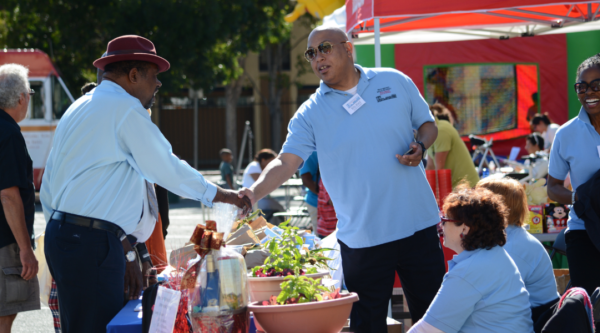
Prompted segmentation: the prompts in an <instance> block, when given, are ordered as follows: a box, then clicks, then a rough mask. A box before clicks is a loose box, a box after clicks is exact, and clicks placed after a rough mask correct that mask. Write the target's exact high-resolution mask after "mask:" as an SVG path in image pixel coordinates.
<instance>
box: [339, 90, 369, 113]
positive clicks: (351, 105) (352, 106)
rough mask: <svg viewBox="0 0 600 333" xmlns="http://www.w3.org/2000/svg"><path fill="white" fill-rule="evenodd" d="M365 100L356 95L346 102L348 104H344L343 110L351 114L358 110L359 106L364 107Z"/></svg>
mask: <svg viewBox="0 0 600 333" xmlns="http://www.w3.org/2000/svg"><path fill="white" fill-rule="evenodd" d="M365 103H366V102H365V100H364V99H362V97H360V95H359V94H356V95H354V96H352V98H350V100H348V102H346V103H344V105H343V106H344V109H346V111H348V113H349V114H353V113H354V112H356V110H358V109H360V107H361V106H363V105H365Z"/></svg>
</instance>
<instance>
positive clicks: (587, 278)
mask: <svg viewBox="0 0 600 333" xmlns="http://www.w3.org/2000/svg"><path fill="white" fill-rule="evenodd" d="M565 241H566V243H567V261H568V262H569V274H571V285H572V286H573V287H581V288H583V289H585V290H586V291H587V293H588V295H591V294H592V293H593V292H594V290H596V288H598V287H600V251H598V249H597V248H596V247H595V246H594V243H592V240H591V239H590V237H589V236H588V234H587V231H585V230H571V231H568V232H567V233H566V234H565Z"/></svg>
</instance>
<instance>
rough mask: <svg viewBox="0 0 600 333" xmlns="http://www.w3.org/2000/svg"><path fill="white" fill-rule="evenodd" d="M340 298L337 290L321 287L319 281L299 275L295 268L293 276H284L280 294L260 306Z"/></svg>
mask: <svg viewBox="0 0 600 333" xmlns="http://www.w3.org/2000/svg"><path fill="white" fill-rule="evenodd" d="M332 288H333V287H332ZM340 297H341V295H340V289H339V288H337V289H335V290H331V289H328V288H326V287H324V286H323V285H321V279H314V280H313V279H311V278H308V277H306V276H303V275H300V272H299V269H297V268H296V270H295V274H294V275H290V276H286V277H285V279H284V282H282V283H281V293H279V296H277V297H275V296H271V298H270V299H269V300H268V301H263V302H262V305H285V304H298V303H308V302H319V301H324V300H329V299H337V298H340Z"/></svg>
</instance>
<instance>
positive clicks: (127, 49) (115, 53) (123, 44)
mask: <svg viewBox="0 0 600 333" xmlns="http://www.w3.org/2000/svg"><path fill="white" fill-rule="evenodd" d="M125 60H139V61H147V62H151V63H153V64H156V65H157V66H158V72H159V73H160V72H164V71H166V70H168V69H169V67H171V65H170V64H169V62H168V61H167V60H166V59H164V58H161V57H159V56H158V55H156V48H154V44H153V43H152V42H151V41H150V40H148V39H146V38H144V37H141V36H136V35H125V36H120V37H117V38H115V39H113V40H111V41H110V42H108V46H107V48H106V55H105V56H103V57H102V58H100V59H97V60H96V61H94V67H96V68H99V69H101V70H104V66H106V65H108V64H111V63H113V62H118V61H125Z"/></svg>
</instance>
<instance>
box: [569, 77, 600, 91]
mask: <svg viewBox="0 0 600 333" xmlns="http://www.w3.org/2000/svg"><path fill="white" fill-rule="evenodd" d="M588 88H592V91H600V79H595V80H594V81H592V82H590V83H587V82H585V81H581V82H577V83H575V91H576V92H577V93H578V94H585V93H586V92H587V90H588Z"/></svg>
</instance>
